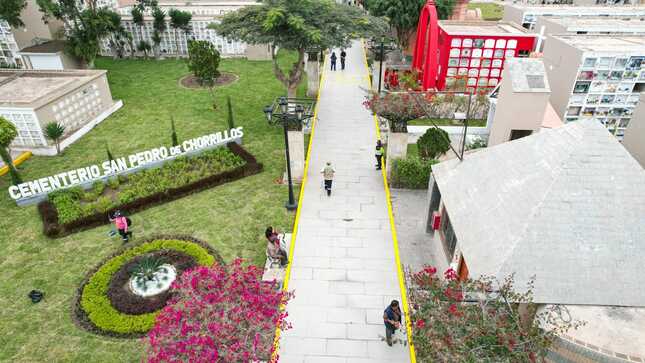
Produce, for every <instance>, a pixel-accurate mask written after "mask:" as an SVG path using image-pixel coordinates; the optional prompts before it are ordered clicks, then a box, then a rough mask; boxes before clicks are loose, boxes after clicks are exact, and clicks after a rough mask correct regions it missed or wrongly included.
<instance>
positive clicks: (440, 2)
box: [366, 0, 455, 48]
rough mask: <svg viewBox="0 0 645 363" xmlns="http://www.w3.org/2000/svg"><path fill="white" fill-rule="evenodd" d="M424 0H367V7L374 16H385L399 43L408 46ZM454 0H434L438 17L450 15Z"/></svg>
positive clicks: (442, 17) (443, 17)
mask: <svg viewBox="0 0 645 363" xmlns="http://www.w3.org/2000/svg"><path fill="white" fill-rule="evenodd" d="M425 3H426V0H368V1H367V3H366V6H367V9H368V10H369V12H370V13H371V14H372V15H374V16H385V17H387V19H388V21H389V23H390V26H392V28H394V29H395V30H396V36H397V40H398V43H399V45H400V46H401V47H402V48H405V47H407V46H408V43H409V39H410V36H411V35H412V34H413V33H414V32H416V30H417V24H418V23H419V16H420V14H421V9H422V8H423V5H425ZM454 6H455V0H435V8H436V9H437V16H438V17H439V19H448V18H449V17H450V15H452V10H453V8H454Z"/></svg>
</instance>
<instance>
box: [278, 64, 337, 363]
mask: <svg viewBox="0 0 645 363" xmlns="http://www.w3.org/2000/svg"><path fill="white" fill-rule="evenodd" d="M326 66H327V57H325V58H324V60H323V64H322V68H321V69H320V70H321V72H322V74H321V76H320V83H319V84H318V95H317V96H316V106H315V108H314V117H313V121H312V124H311V135H310V136H309V145H308V146H307V159H306V160H305V170H304V172H303V173H304V175H303V177H302V183H301V184H300V193H299V194H298V209H296V219H295V221H294V223H293V233H292V234H291V244H290V246H289V260H290V262H289V264H288V265H287V269H286V271H285V275H284V281H283V283H282V290H283V291H285V292H286V291H288V289H289V279H290V277H291V265H293V257H294V256H293V250H294V249H295V246H296V236H297V235H298V222H299V221H300V212H301V211H302V201H303V199H304V196H305V185H306V184H307V171H308V170H309V159H310V158H311V145H313V141H314V132H315V130H316V120H318V106H319V105H320V93H321V90H322V86H323V82H324V81H325V73H326V72H325V70H326V69H327V67H326ZM285 308H286V306H281V307H280V310H284V309H285ZM281 333H282V329H281V328H280V327H279V326H278V327H277V328H276V331H275V339H274V341H273V346H274V348H275V349H274V350H273V354H272V355H271V360H270V362H277V358H278V353H279V348H280V334H281Z"/></svg>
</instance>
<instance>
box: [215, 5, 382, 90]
mask: <svg viewBox="0 0 645 363" xmlns="http://www.w3.org/2000/svg"><path fill="white" fill-rule="evenodd" d="M386 27H387V26H386V24H385V22H384V21H382V20H380V19H377V18H374V17H372V16H369V15H366V14H364V13H363V12H362V11H361V10H360V9H359V8H357V7H353V6H347V5H341V4H337V3H336V2H334V1H331V0H262V2H261V4H259V5H252V6H246V7H244V8H241V9H239V10H237V11H234V12H231V13H228V14H226V15H224V17H223V18H222V21H221V23H220V24H210V25H209V28H211V29H215V30H216V31H217V32H218V33H219V34H220V35H221V36H224V37H226V38H229V39H238V40H242V41H244V42H246V43H250V44H269V45H271V48H272V57H273V72H274V74H275V76H276V78H277V79H278V80H280V82H282V84H284V86H285V87H286V88H287V94H288V96H289V97H295V95H296V89H297V87H298V84H300V81H301V80H302V77H303V70H304V62H303V61H304V57H305V51H306V50H307V49H315V48H319V49H329V48H333V47H347V46H348V45H349V43H350V40H351V39H352V38H356V37H360V36H373V35H375V34H377V33H378V34H383V33H384V32H385V31H386ZM278 48H280V49H288V50H293V51H296V52H297V53H298V60H297V61H296V62H295V63H294V64H293V66H292V68H291V69H290V70H289V71H288V72H286V73H285V72H284V71H283V70H282V69H281V68H280V66H279V65H278V59H277V53H276V50H277V49H278Z"/></svg>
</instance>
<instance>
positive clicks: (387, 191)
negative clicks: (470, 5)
mask: <svg viewBox="0 0 645 363" xmlns="http://www.w3.org/2000/svg"><path fill="white" fill-rule="evenodd" d="M363 60H364V61H365V70H366V71H367V77H368V79H369V78H371V76H370V74H369V66H368V65H367V52H366V51H365V43H364V42H363ZM372 117H373V118H374V125H375V126H376V137H377V139H380V138H381V129H380V127H379V122H378V119H377V118H376V114H374V113H372ZM386 161H387V162H388V163H389V162H390V160H386ZM385 170H386V168H382V170H381V175H382V176H383V186H384V188H385V200H386V202H387V212H388V215H389V217H390V228H391V230H392V240H393V242H394V258H395V260H396V271H397V275H398V277H399V289H400V290H401V305H403V314H404V315H405V325H406V331H407V334H408V347H410V362H411V363H416V361H417V356H416V353H415V352H414V344H412V323H411V322H410V308H409V306H408V295H407V290H406V287H405V273H404V272H403V269H402V268H401V256H400V254H399V240H398V238H397V236H396V225H395V223H394V214H393V213H392V199H391V197H390V186H389V184H388V183H387V174H386V173H385Z"/></svg>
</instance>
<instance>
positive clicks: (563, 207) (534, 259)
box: [433, 121, 645, 306]
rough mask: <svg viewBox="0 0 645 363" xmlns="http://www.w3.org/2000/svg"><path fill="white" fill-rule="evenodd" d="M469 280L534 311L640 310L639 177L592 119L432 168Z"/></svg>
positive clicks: (643, 239)
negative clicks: (505, 288) (534, 305)
mask: <svg viewBox="0 0 645 363" xmlns="http://www.w3.org/2000/svg"><path fill="white" fill-rule="evenodd" d="M433 174H434V176H435V179H436V181H437V184H438V185H439V189H440V190H441V197H442V198H443V202H444V203H445V206H446V209H447V211H448V215H449V216H450V220H451V222H452V224H453V227H454V230H455V234H456V236H457V239H458V246H459V248H460V249H461V250H462V252H463V255H464V258H465V259H466V263H467V265H468V269H469V271H470V274H471V276H479V275H480V274H485V275H495V276H498V277H500V278H501V277H504V276H507V275H509V274H511V273H515V278H516V287H517V288H518V289H520V290H521V289H522V288H523V287H525V285H526V282H527V281H528V280H529V279H530V277H531V276H533V275H535V277H536V280H535V290H534V299H535V301H536V302H539V303H554V304H583V305H586V304H589V305H620V306H645V282H644V279H643V277H644V276H645V272H644V271H645V170H643V168H642V167H641V166H640V165H639V164H638V163H637V162H636V161H635V160H634V159H633V158H632V156H631V155H629V153H628V152H627V151H626V150H625V149H624V148H623V146H622V145H620V143H619V142H618V141H617V140H616V138H614V137H613V136H611V135H610V134H609V133H608V132H607V130H606V129H605V128H604V127H603V126H601V125H600V124H599V123H598V122H596V121H580V122H576V123H570V124H567V125H565V126H562V127H560V128H556V129H551V130H545V131H541V132H539V133H537V134H535V135H532V136H529V137H525V138H523V139H519V140H515V141H512V142H508V143H505V144H500V145H497V146H494V147H491V148H489V149H486V150H482V151H480V152H477V153H473V154H470V155H467V156H466V158H465V160H464V161H463V162H461V163H460V162H459V161H458V160H457V159H454V160H449V161H446V162H443V163H440V164H437V165H435V166H433Z"/></svg>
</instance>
